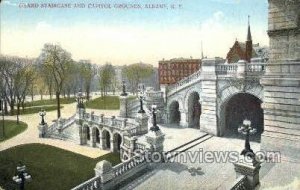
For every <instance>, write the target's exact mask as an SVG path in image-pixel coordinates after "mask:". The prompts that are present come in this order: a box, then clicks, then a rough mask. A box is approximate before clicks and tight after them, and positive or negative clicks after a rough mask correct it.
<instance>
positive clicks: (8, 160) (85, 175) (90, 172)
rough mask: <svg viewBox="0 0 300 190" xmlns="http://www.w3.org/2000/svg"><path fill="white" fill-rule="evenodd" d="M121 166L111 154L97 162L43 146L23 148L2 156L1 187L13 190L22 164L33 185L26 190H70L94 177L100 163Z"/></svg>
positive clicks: (1, 154) (0, 157)
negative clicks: (15, 176)
mask: <svg viewBox="0 0 300 190" xmlns="http://www.w3.org/2000/svg"><path fill="white" fill-rule="evenodd" d="M104 159H105V160H108V161H110V162H111V163H112V164H113V165H116V164H118V163H120V158H119V154H116V153H109V154H106V155H104V156H101V157H99V158H96V159H92V158H89V157H85V156H83V155H79V154H76V153H73V152H69V151H66V150H63V149H59V148H56V147H53V146H49V145H43V144H27V145H20V146H16V147H13V148H10V149H8V150H4V151H2V152H0V174H1V175H0V186H2V187H3V188H4V189H10V188H11V187H12V186H13V185H12V184H13V181H12V177H13V176H14V175H15V168H16V166H17V165H18V162H19V161H22V162H23V163H24V164H25V165H26V167H27V171H28V173H30V174H31V176H32V181H31V182H30V183H26V185H25V189H33V190H35V189H37V190H40V189H43V190H47V189H49V190H53V189H55V190H68V189H71V188H72V187H75V186H77V185H79V184H80V183H82V182H84V181H86V180H87V179H89V178H92V177H94V175H95V172H94V168H95V166H96V164H97V162H99V161H101V160H104Z"/></svg>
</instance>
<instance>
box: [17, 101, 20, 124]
mask: <svg viewBox="0 0 300 190" xmlns="http://www.w3.org/2000/svg"><path fill="white" fill-rule="evenodd" d="M19 115H20V102H19V101H18V103H17V124H19Z"/></svg>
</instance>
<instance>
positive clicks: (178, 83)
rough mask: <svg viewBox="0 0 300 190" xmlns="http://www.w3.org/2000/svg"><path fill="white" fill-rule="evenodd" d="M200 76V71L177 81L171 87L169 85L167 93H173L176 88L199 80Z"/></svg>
mask: <svg viewBox="0 0 300 190" xmlns="http://www.w3.org/2000/svg"><path fill="white" fill-rule="evenodd" d="M200 74H201V70H199V71H197V72H195V73H193V74H191V75H190V76H188V77H185V78H183V79H182V80H180V81H178V82H177V83H175V84H173V85H170V86H169V87H168V90H169V91H173V90H176V89H177V88H178V87H180V86H182V85H184V84H188V83H190V82H191V81H194V80H195V79H198V78H200Z"/></svg>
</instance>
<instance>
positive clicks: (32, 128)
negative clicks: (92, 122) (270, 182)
mask: <svg viewBox="0 0 300 190" xmlns="http://www.w3.org/2000/svg"><path fill="white" fill-rule="evenodd" d="M63 106H64V107H63V109H62V110H61V113H62V117H63V118H68V117H70V116H72V115H73V114H75V111H76V103H72V104H65V105H63ZM90 111H91V110H90V109H87V112H90ZM118 112H119V111H118V110H112V111H106V110H97V111H95V113H96V114H100V113H103V114H105V115H118ZM19 118H20V121H23V122H25V123H27V124H28V128H27V130H25V131H24V132H23V133H21V134H19V135H17V136H15V137H13V138H11V139H9V140H6V141H4V142H1V143H0V151H2V150H5V149H8V148H11V147H14V146H17V145H21V144H30V143H42V144H47V145H52V146H55V147H58V148H62V149H65V150H69V151H72V152H75V153H78V154H82V155H85V156H88V157H91V158H97V157H99V156H102V155H104V154H107V153H108V151H105V150H100V149H96V148H92V147H88V146H81V145H77V144H75V143H73V142H68V141H62V140H56V139H43V138H39V137H38V135H39V131H38V127H37V126H38V124H39V123H40V121H41V119H40V116H39V115H38V114H37V113H35V114H28V115H21V116H20V117H19ZM5 119H11V120H16V116H6V117H5ZM55 119H56V110H55V111H50V112H47V115H46V117H45V120H46V122H47V123H48V124H49V125H50V124H51V123H52V121H53V120H55Z"/></svg>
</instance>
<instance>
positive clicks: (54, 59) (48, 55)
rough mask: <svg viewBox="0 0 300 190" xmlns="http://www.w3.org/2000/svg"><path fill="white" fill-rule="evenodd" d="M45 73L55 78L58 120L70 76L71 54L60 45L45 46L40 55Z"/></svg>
mask: <svg viewBox="0 0 300 190" xmlns="http://www.w3.org/2000/svg"><path fill="white" fill-rule="evenodd" d="M40 59H41V60H42V63H43V68H44V71H45V72H47V73H48V74H49V73H50V74H51V76H52V77H53V79H54V80H53V81H54V82H53V84H54V86H53V87H54V90H55V97H56V102H57V118H60V116H61V112H60V95H61V92H62V89H63V86H64V83H65V80H66V76H67V75H68V73H67V70H68V68H69V66H70V64H71V63H72V59H71V54H70V53H68V52H67V51H66V50H64V49H63V48H62V47H61V46H60V45H52V44H45V45H44V48H43V49H42V53H41V55H40Z"/></svg>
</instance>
